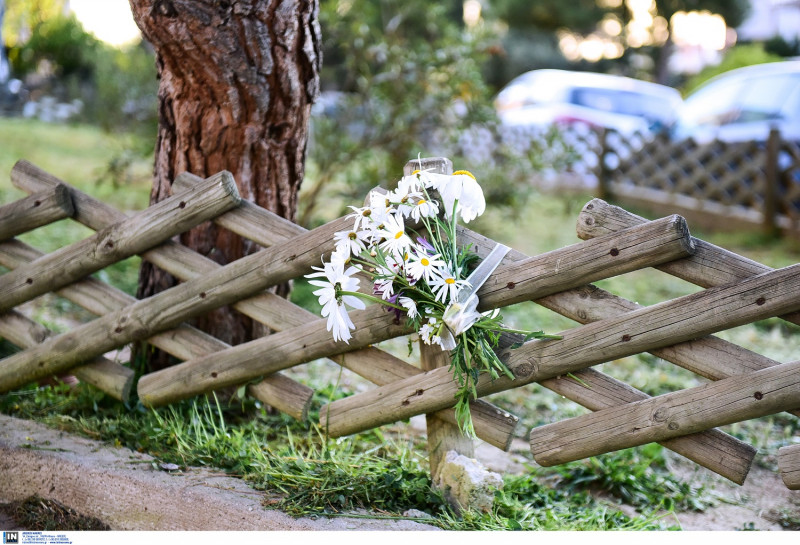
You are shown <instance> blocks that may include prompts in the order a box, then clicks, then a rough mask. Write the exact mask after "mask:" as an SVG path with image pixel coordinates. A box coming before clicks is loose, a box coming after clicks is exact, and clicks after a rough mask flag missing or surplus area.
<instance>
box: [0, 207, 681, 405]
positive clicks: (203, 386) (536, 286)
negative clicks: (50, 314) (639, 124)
mask: <svg viewBox="0 0 800 545" xmlns="http://www.w3.org/2000/svg"><path fill="white" fill-rule="evenodd" d="M349 223H350V222H349V221H348V222H347V223H346V224H349ZM665 223H668V224H669V225H670V226H671V227H672V228H671V229H668V230H666V231H665V230H664V225H665ZM341 227H342V221H341V220H336V221H335V222H333V223H332V224H328V226H323V227H321V228H317V229H315V230H314V231H310V232H309V233H308V234H307V235H302V236H299V237H295V238H294V239H292V241H291V242H290V243H287V245H288V246H290V247H291V251H292V252H297V254H298V255H303V256H304V259H307V258H308V257H310V256H311V255H313V252H312V250H311V249H306V248H308V247H309V246H310V245H311V243H312V242H311V241H313V242H314V243H315V244H317V245H319V244H322V243H324V241H325V240H326V239H327V240H328V241H329V240H330V238H329V237H330V236H332V232H331V230H332V228H333V229H336V230H337V231H338V230H342V229H341ZM633 230H634V231H635V232H636V233H637V235H638V236H637V237H633V238H635V239H637V240H638V241H639V242H638V243H637V246H638V247H639V248H641V251H642V252H644V253H647V254H648V255H649V256H650V259H652V262H654V263H663V262H664V260H665V259H674V258H675V256H677V255H686V253H687V252H688V251H689V250H690V247H689V246H688V245H687V244H686V243H685V237H686V235H687V233H686V232H685V231H684V230H683V229H682V228H681V227H679V226H677V228H676V222H674V221H672V220H671V219H670V218H667V219H666V221H664V222H659V223H656V222H651V223H648V224H646V225H643V226H639V227H635V228H633ZM678 231H680V232H682V234H683V238H681V237H676V236H675V234H676V232H678ZM333 232H335V231H333ZM314 235H316V236H314ZM306 237H313V238H311V239H307V238H306ZM320 237H322V238H320ZM628 238H629V237H628V236H623V237H618V236H615V237H608V238H602V239H595V240H592V241H584V242H581V243H579V244H577V245H575V246H579V247H584V248H586V249H587V253H589V254H591V255H593V256H595V259H593V260H590V261H587V260H586V259H578V260H577V262H564V259H563V257H564V256H565V255H567V256H574V255H580V254H581V252H580V251H578V250H579V248H574V247H569V248H568V249H565V250H564V252H563V253H562V252H559V251H554V252H549V253H547V254H544V255H543V256H540V257H539V259H538V261H537V259H536V258H531V260H529V261H528V265H529V266H531V267H534V268H537V269H538V270H542V271H553V270H556V269H558V270H560V271H561V272H562V273H563V274H562V275H561V278H562V280H563V283H562V284H560V285H558V284H556V283H555V282H552V281H549V282H547V281H545V282H542V283H538V282H536V281H534V280H533V279H532V280H531V281H529V282H524V283H523V284H522V285H521V286H519V287H516V286H514V289H511V288H510V287H509V286H504V287H503V288H502V289H501V290H496V289H495V291H496V293H497V294H496V295H493V296H492V299H493V300H494V301H495V304H496V305H497V306H501V305H503V304H506V300H508V301H518V300H520V299H519V297H520V295H521V294H522V295H524V296H527V297H528V298H530V297H538V296H544V295H548V294H550V293H553V292H556V291H559V290H561V289H568V288H572V287H576V286H577V285H581V284H583V283H585V282H587V281H592V280H595V279H600V278H604V277H605V276H606V275H607V271H608V270H609V269H613V270H615V271H620V268H621V267H622V266H624V265H623V264H622V263H621V262H617V260H616V256H615V255H614V254H615V252H614V250H615V249H616V248H617V247H618V246H621V244H618V243H619V241H620V240H623V239H624V240H628ZM304 239H306V240H308V243H306V241H304ZM648 240H658V242H656V243H652V242H648ZM592 243H596V244H592ZM287 245H281V246H275V247H272V248H268V249H266V250H263V251H262V252H260V253H268V252H270V251H274V250H276V249H279V250H280V249H282V248H285V247H286V246H287ZM324 247H327V244H326V245H325V246H324ZM624 248H625V251H626V254H629V255H628V259H627V260H625V263H627V264H628V265H629V266H630V267H631V270H632V269H633V268H637V267H638V268H640V267H645V266H647V265H648V263H647V262H643V261H641V260H638V259H636V258H635V257H634V255H635V250H634V246H624ZM653 248H659V251H658V252H653ZM317 251H318V252H319V249H317ZM257 256H258V254H255V256H249V257H246V258H243V259H240V260H239V261H237V262H235V263H232V264H230V265H227V266H226V267H224V269H231V268H232V267H236V265H237V264H239V263H241V262H244V261H247V260H248V259H250V258H252V257H257ZM293 257H294V256H293ZM292 261H294V260H292ZM603 263H608V265H607V266H603ZM513 266H514V264H511V265H507V266H506V268H508V267H513ZM265 268H266V269H268V270H269V269H273V270H274V271H275V273H277V272H278V271H280V270H281V268H280V267H279V266H278V265H276V264H275V263H274V262H272V261H270V262H269V263H268V264H267V267H265ZM503 271H504V267H503V266H502V265H501V267H499V268H498V270H497V271H496V274H499V275H501V276H502V275H503V274H504V272H503ZM290 272H293V271H290ZM275 273H273V274H275ZM247 274H248V271H236V277H234V278H235V282H236V284H237V285H238V284H240V283H241V282H242V279H243V278H246V275H247ZM264 276H266V277H267V278H270V277H271V274H265V275H264ZM293 276H294V275H293ZM290 277H291V276H290ZM208 278H213V279H214V282H215V283H214V284H212V285H213V286H215V288H214V289H216V290H220V286H224V284H225V283H224V282H223V281H221V280H220V279H217V278H214V277H213V276H209V277H208ZM273 278H274V277H273ZM283 279H286V277H284V278H283ZM283 279H281V281H282V280H283ZM258 280H259V281H263V277H258ZM196 281H197V280H195V281H192V282H188V283H186V284H183V286H186V285H190V284H192V283H194V282H196ZM248 281H249V280H248ZM570 282H572V284H570ZM487 284H489V288H488V289H490V290H491V289H492V288H493V286H492V284H491V279H490V280H489V282H487ZM484 287H486V285H484ZM179 288H181V286H178V287H177V288H173V289H172V290H170V291H173V290H177V289H179ZM208 289H211V286H209V288H208ZM478 294H479V297H480V296H481V291H478ZM156 297H158V296H156ZM152 299H155V297H154V298H151V300H152ZM172 299H175V298H174V297H173V298H172ZM174 304H176V305H179V304H180V303H178V302H175V303H174ZM187 310H188V309H187ZM151 314H152V312H151ZM351 318H352V320H353V323H355V324H356V330H355V333H354V339H353V340H352V341H351V343H350V348H349V350H352V349H353V348H363V347H365V346H367V345H369V344H372V343H375V342H380V341H382V340H386V339H388V338H391V337H392V336H399V335H404V334H407V333H409V332H410V331H409V330H408V329H407V328H406V327H405V326H402V327H401V326H394V327H390V325H391V324H387V323H386V322H390V321H391V319H392V318H391V316H390V315H387V314H386V313H385V312H383V314H382V315H381V314H380V313H379V314H378V315H375V314H374V312H373V311H372V310H370V309H367V310H365V311H361V312H354V313H353V314H352V315H351ZM152 319H153V320H155V319H158V318H157V317H155V316H154V317H153V318H152ZM361 320H364V321H363V322H361ZM325 322H326V321H325V320H322V321H317V322H315V323H312V324H308V325H307V326H303V327H302V328H295V329H294V330H286V331H283V332H281V333H278V334H275V335H271V336H270V337H268V338H265V339H257V340H255V341H252V342H250V343H245V344H242V345H239V346H237V347H234V348H233V349H231V350H229V351H228V354H227V355H226V356H225V357H224V358H223V357H221V356H220V357H215V358H213V360H210V359H208V358H204V359H200V360H196V361H195V362H184V363H182V364H180V365H176V366H174V367H170V368H169V369H164V370H162V371H158V372H157V373H151V374H150V375H148V376H146V377H142V380H141V381H140V382H139V393H140V397H141V399H142V400H143V401H146V403H148V404H152V405H160V404H163V403H169V402H171V401H174V400H177V399H182V398H184V397H191V396H193V395H197V394H199V393H203V392H206V391H209V390H213V389H217V388H221V387H224V386H231V385H233V384H234V383H236V382H239V383H241V382H246V381H248V380H251V379H253V378H255V377H258V376H260V375H263V374H266V373H268V372H273V371H276V370H279V369H276V368H274V367H273V365H276V362H271V360H272V357H271V356H272V355H270V358H269V359H267V358H264V359H261V360H259V359H254V355H255V354H258V353H264V352H270V351H271V352H272V353H273V354H281V357H282V359H281V361H280V362H277V363H279V364H280V365H282V366H283V367H280V369H284V368H286V367H288V366H291V365H297V364H298V363H304V362H306V361H310V360H312V359H315V358H318V357H326V356H328V354H331V355H335V354H340V353H344V352H346V351H349V350H348V346H347V345H343V344H342V343H334V342H333V341H332V340H331V337H330V334H329V333H328V332H327V330H325V329H324V324H325ZM147 323H150V322H147ZM307 327H308V328H309V329H306V328H307ZM373 329H374V331H373ZM284 333H289V334H290V335H288V337H289V338H290V339H291V338H292V337H298V338H301V339H303V340H304V341H305V339H306V338H308V339H309V342H300V343H298V342H296V341H297V339H291V340H288V339H287V341H286V342H293V344H292V346H293V347H294V349H295V350H296V351H297V353H295V354H284V350H283V347H275V346H274V345H275V343H277V342H283V339H284V338H285V336H284V335H283V334H284ZM385 335H389V336H388V337H387V336H385ZM278 339H280V341H279V340H278ZM287 346H288V345H287ZM431 373H435V371H431ZM212 374H213V376H212ZM230 381H233V382H230ZM0 384H2V382H0ZM454 394H455V392H454ZM450 406H452V405H450ZM440 408H446V407H440ZM440 408H437V409H434V411H435V410H439V409H440ZM434 411H424V412H434Z"/></svg>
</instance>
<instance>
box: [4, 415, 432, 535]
mask: <svg viewBox="0 0 800 545" xmlns="http://www.w3.org/2000/svg"><path fill="white" fill-rule="evenodd" d="M153 462H157V461H156V460H155V459H154V458H152V457H151V456H147V455H144V454H140V453H138V452H134V451H131V450H129V449H126V448H114V447H111V446H108V445H105V444H103V443H99V442H97V441H92V440H89V439H84V438H82V437H76V436H73V435H70V434H67V433H65V432H61V431H58V430H53V429H51V428H48V427H45V426H43V425H41V424H38V423H36V422H31V421H28V420H20V419H18V418H12V417H9V416H6V415H1V414H0V503H9V502H14V501H19V500H24V499H26V498H28V497H30V496H32V495H34V494H38V495H39V496H41V497H43V498H48V499H54V500H58V501H59V502H61V503H63V504H64V505H68V506H69V507H72V508H73V509H75V510H76V511H77V512H79V513H80V514H82V515H85V516H90V517H96V518H98V519H100V520H102V521H103V522H105V523H106V524H108V525H109V526H110V527H111V528H112V529H113V530H250V531H253V530H255V531H258V530H283V531H287V530H300V531H335V530H380V531H398V530H410V531H420V530H438V528H435V527H433V526H429V525H425V524H420V523H417V522H413V521H407V520H399V521H398V520H380V519H369V518H364V519H361V518H341V517H337V518H322V517H320V518H318V519H310V518H301V519H295V518H292V517H290V516H289V515H287V514H286V513H283V512H281V511H276V510H267V509H265V508H264V507H263V506H262V504H261V502H262V500H263V499H264V498H265V497H266V494H263V493H261V492H258V491H255V490H253V489H251V488H249V487H248V486H247V485H246V484H245V483H244V482H243V481H241V480H239V479H235V478H231V477H224V476H219V475H218V474H214V473H211V472H210V471H208V470H205V469H195V468H190V469H188V470H186V471H183V472H180V473H169V472H165V471H161V470H159V469H156V468H154V467H153V466H154V464H153ZM155 465H156V466H157V463H156V464H155Z"/></svg>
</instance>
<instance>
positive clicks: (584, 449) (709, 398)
mask: <svg viewBox="0 0 800 545" xmlns="http://www.w3.org/2000/svg"><path fill="white" fill-rule="evenodd" d="M798 407H800V361H796V362H792V363H785V364H781V365H777V366H774V367H770V368H768V369H763V370H761V371H755V372H753V373H750V374H748V375H740V376H735V377H730V378H726V379H723V380H719V381H717V382H712V383H709V384H705V385H703V386H699V387H696V388H689V389H686V390H681V391H679V392H672V393H669V394H664V395H661V396H658V397H653V398H650V399H647V400H643V401H637V402H635V403H629V404H627V405H624V406H619V407H610V408H607V409H602V410H600V411H597V412H594V413H591V414H587V415H582V416H579V417H576V418H570V419H568V420H564V421H562V422H557V423H554V424H547V425H545V426H541V427H538V428H534V429H533V430H532V431H531V451H532V452H533V455H534V459H535V460H536V462H537V463H539V464H541V465H544V466H550V465H556V464H563V463H566V462H569V461H572V460H578V459H581V458H586V457H589V456H596V455H598V454H602V453H605V452H611V451H614V450H620V449H623V448H628V447H633V446H637V445H643V444H645V443H650V442H653V441H662V440H665V439H670V438H673V437H677V436H681V435H685V434H687V433H696V432H699V431H703V430H706V429H709V428H713V427H716V426H723V425H726V424H731V423H734V422H741V421H742V420H750V419H752V418H758V417H761V416H766V415H769V414H774V413H776V412H780V411H785V410H788V409H796V408H798Z"/></svg>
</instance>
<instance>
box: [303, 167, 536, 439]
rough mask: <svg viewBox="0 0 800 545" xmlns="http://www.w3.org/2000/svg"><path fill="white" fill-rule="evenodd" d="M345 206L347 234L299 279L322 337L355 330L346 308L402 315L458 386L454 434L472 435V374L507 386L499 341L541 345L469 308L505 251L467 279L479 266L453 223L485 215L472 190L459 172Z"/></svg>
mask: <svg viewBox="0 0 800 545" xmlns="http://www.w3.org/2000/svg"><path fill="white" fill-rule="evenodd" d="M350 208H351V209H352V211H353V213H352V214H350V215H349V216H347V217H348V218H351V219H352V220H353V229H352V230H349V231H341V232H338V233H336V234H335V236H334V241H335V248H336V249H335V251H334V252H333V253H332V254H331V257H330V261H328V262H323V266H322V267H314V270H316V271H317V272H315V273H312V274H309V275H306V276H307V277H308V278H309V279H310V283H311V284H312V285H314V286H317V287H318V288H319V289H318V290H316V291H315V292H314V295H316V296H317V297H318V298H319V302H320V304H321V305H322V312H321V314H322V316H323V317H327V319H328V324H327V325H328V331H331V332H332V334H333V338H334V340H342V341H344V342H348V341H349V339H350V338H351V335H350V330H352V329H355V325H354V324H353V322H352V320H351V319H350V317H349V315H348V312H347V309H348V307H349V308H354V309H362V308H364V307H365V304H364V301H365V300H368V301H374V302H378V303H380V304H382V305H384V306H386V307H387V309H388V310H389V311H391V312H395V313H396V315H397V318H398V319H400V318H402V317H405V318H406V319H407V320H408V321H409V323H410V325H411V326H412V327H413V328H414V330H415V331H417V332H418V334H419V339H420V340H421V341H422V342H424V343H426V344H429V345H439V346H440V347H441V348H442V350H447V351H450V352H451V355H452V363H451V366H450V369H451V371H452V372H453V377H454V379H455V380H456V381H457V383H458V385H459V390H458V393H457V394H456V399H457V403H456V406H455V411H456V417H457V420H458V422H459V426H460V428H461V430H462V431H463V432H464V433H466V434H468V435H470V436H474V429H473V427H472V419H471V417H470V411H469V402H470V401H471V400H473V399H475V398H477V392H476V390H475V384H476V382H477V380H478V377H479V376H480V374H481V373H489V374H490V375H491V377H492V378H493V379H494V378H497V377H499V376H500V374H505V375H507V376H509V377H510V378H513V375H512V374H511V372H510V371H509V370H508V368H507V367H506V366H505V365H504V364H503V363H502V362H501V361H500V359H499V358H498V357H497V355H496V354H495V351H494V349H495V348H496V347H497V345H498V342H499V339H500V335H501V334H502V333H516V334H521V335H524V336H525V337H524V338H525V340H527V339H531V338H534V337H538V338H541V337H551V336H549V335H545V334H544V333H543V332H541V331H538V332H530V331H519V330H515V329H510V328H507V327H505V326H503V324H502V321H501V317H500V315H499V313H498V312H497V311H494V312H487V313H481V312H478V310H477V307H478V297H477V295H476V292H477V290H478V288H480V286H481V285H482V284H483V282H484V281H485V280H486V278H488V276H489V274H491V272H492V271H493V270H494V268H495V267H496V266H497V264H499V262H500V260H501V259H502V258H503V256H504V255H505V253H506V252H507V251H508V248H507V247H505V246H502V245H498V246H497V247H496V248H495V249H494V250H493V251H492V252H491V253H490V254H489V256H487V257H486V259H484V260H483V262H482V263H481V265H480V266H478V268H477V269H475V270H474V271H471V269H472V265H474V264H475V263H476V262H477V261H478V260H479V258H478V256H477V254H475V253H474V252H471V251H470V248H469V246H467V247H465V248H462V247H460V246H459V245H458V241H457V237H456V225H457V223H458V219H459V218H460V219H461V220H462V221H463V222H464V223H469V222H470V221H472V220H473V219H475V218H476V217H478V216H479V215H481V214H482V213H483V212H484V210H485V208H486V202H485V200H484V196H483V191H482V189H481V187H480V185H478V182H477V181H476V180H475V177H474V176H473V175H472V174H471V173H469V172H467V171H457V172H455V173H453V174H452V175H445V174H436V173H432V172H424V171H415V172H414V173H413V174H411V175H409V176H405V177H403V178H402V179H401V180H400V181H399V182H398V184H397V189H395V190H394V191H391V192H389V193H380V192H378V191H373V192H371V193H370V195H369V197H368V199H367V204H366V205H365V206H363V207H360V208H358V207H354V206H351V207H350ZM359 272H362V273H365V274H366V275H367V276H368V277H369V278H371V280H372V283H373V285H372V291H373V295H367V294H364V293H359V292H358V288H359V282H360V281H359V278H357V277H356V274H358V273H359ZM470 273H471V274H470Z"/></svg>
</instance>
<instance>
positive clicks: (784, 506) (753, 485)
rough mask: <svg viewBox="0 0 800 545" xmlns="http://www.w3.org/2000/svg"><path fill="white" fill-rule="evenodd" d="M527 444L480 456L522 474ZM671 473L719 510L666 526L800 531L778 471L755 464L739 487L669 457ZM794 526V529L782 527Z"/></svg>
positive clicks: (798, 514)
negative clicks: (704, 494)
mask: <svg viewBox="0 0 800 545" xmlns="http://www.w3.org/2000/svg"><path fill="white" fill-rule="evenodd" d="M528 448H529V447H528V443H527V442H526V441H522V440H518V441H515V442H514V443H513V444H512V447H511V449H510V452H509V453H503V452H501V451H500V450H498V449H496V448H493V447H489V446H487V445H484V446H479V447H478V449H477V451H476V456H477V457H478V458H479V459H480V460H481V461H482V462H483V463H484V465H485V466H486V467H487V468H489V469H491V470H493V471H497V472H522V471H524V470H525V466H524V465H523V464H525V463H526V462H527V463H530V461H529V459H527V458H526V456H525V455H526V453H527V452H528ZM666 456H667V457H668V458H667V459H668V461H669V465H670V470H671V471H672V473H673V474H675V475H677V476H679V477H681V478H682V479H684V480H686V481H689V482H692V483H693V484H695V485H702V486H703V487H704V488H705V489H706V491H707V492H708V493H709V494H710V495H711V496H712V497H714V498H716V501H715V505H713V506H711V507H709V508H707V509H706V510H705V511H703V512H680V513H676V514H675V515H674V517H673V516H672V515H669V516H668V517H667V518H666V519H665V521H667V522H668V523H671V524H676V525H679V526H680V527H681V528H682V529H683V530H691V531H703V530H724V531H733V530H767V531H782V530H800V526H798V525H799V524H800V490H794V491H793V490H789V489H788V488H786V485H784V484H783V481H782V480H781V477H780V475H779V474H778V473H777V472H774V471H770V470H768V469H765V468H763V467H760V466H758V465H757V464H755V463H754V464H753V467H752V468H751V469H750V473H749V474H748V476H747V480H746V481H745V483H744V485H742V486H739V485H737V484H734V483H732V482H730V481H728V480H727V479H724V478H722V477H720V476H718V475H716V474H715V473H713V472H711V471H709V470H707V469H705V468H702V467H700V466H698V465H696V464H694V463H692V462H690V461H688V460H686V459H684V458H682V457H681V456H679V455H677V454H671V453H668V454H666ZM621 508H622V510H623V511H624V512H626V513H627V514H628V515H631V516H635V515H636V512H635V510H634V509H632V508H629V507H625V506H622V507H621ZM782 521H783V522H784V523H785V522H786V521H793V524H789V525H788V526H789V527H784V525H782V524H781V522H782Z"/></svg>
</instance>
